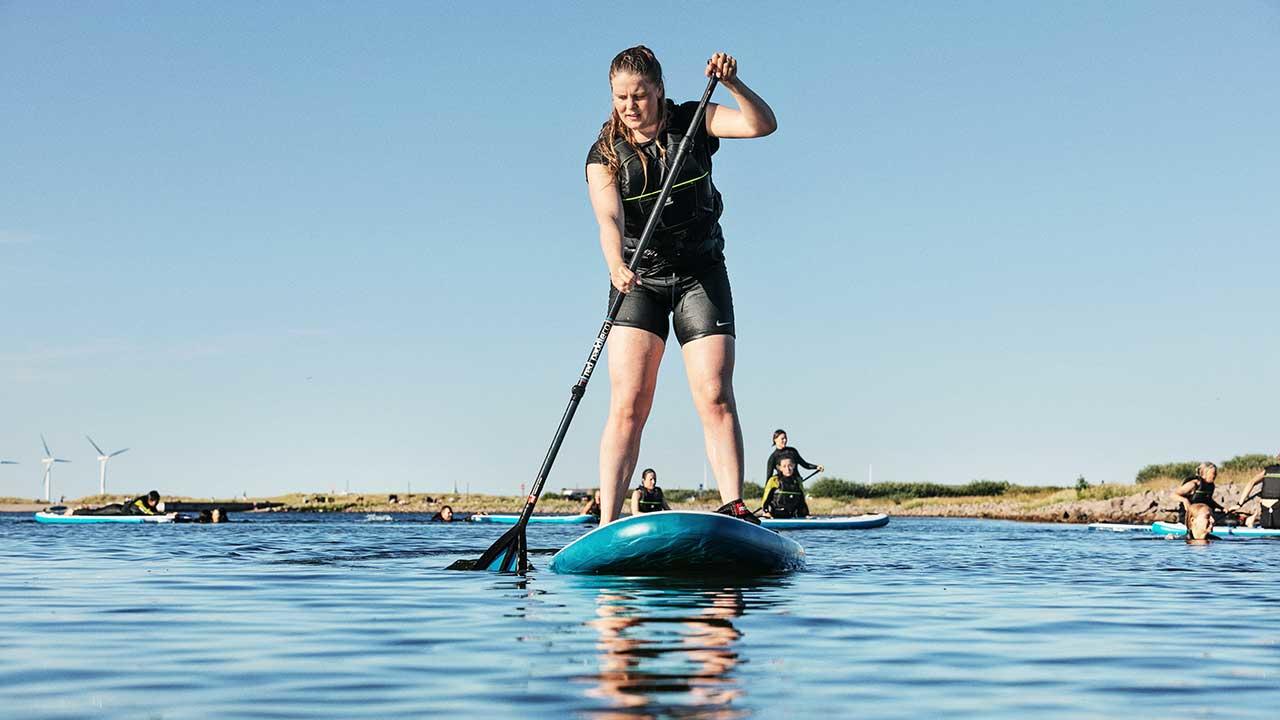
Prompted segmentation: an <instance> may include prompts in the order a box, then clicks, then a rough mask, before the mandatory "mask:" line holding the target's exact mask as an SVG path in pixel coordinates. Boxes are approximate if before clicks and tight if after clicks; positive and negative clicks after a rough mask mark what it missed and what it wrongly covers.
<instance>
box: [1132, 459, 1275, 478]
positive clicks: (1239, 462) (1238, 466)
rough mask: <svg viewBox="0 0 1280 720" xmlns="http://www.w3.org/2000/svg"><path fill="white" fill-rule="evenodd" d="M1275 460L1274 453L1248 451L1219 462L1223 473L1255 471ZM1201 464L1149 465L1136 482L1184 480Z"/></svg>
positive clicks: (1194, 472)
mask: <svg viewBox="0 0 1280 720" xmlns="http://www.w3.org/2000/svg"><path fill="white" fill-rule="evenodd" d="M1273 462H1275V456H1274V455H1264V454H1262V453H1246V454H1244V455H1237V456H1235V457H1233V458H1231V459H1230V460H1227V461H1225V462H1221V463H1219V464H1218V470H1219V472H1220V474H1223V475H1236V474H1247V473H1255V472H1257V471H1259V470H1261V469H1262V468H1264V467H1266V466H1267V465H1270V464H1271V463H1273ZM1199 465H1200V463H1199V462H1197V461H1195V460H1189V461H1187V462H1168V463H1162V464H1159V465H1148V466H1146V467H1144V468H1142V469H1141V470H1139V471H1138V476H1137V478H1136V482H1137V483H1138V484H1139V485H1144V484H1147V483H1150V482H1153V481H1155V480H1159V479H1161V478H1164V479H1172V480H1178V481H1182V480H1185V479H1187V478H1188V477H1190V476H1192V475H1195V474H1196V468H1197V467H1199Z"/></svg>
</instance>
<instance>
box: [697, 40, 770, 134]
mask: <svg viewBox="0 0 1280 720" xmlns="http://www.w3.org/2000/svg"><path fill="white" fill-rule="evenodd" d="M712 73H715V74H717V75H719V76H720V84H721V85H723V86H724V89H725V90H728V91H729V94H730V95H732V96H733V99H734V100H735V101H736V102H737V103H738V108H737V109H736V110H735V109H733V108H727V107H725V106H723V105H717V104H715V103H708V104H707V119H706V126H707V132H708V133H711V134H712V135H714V136H716V137H719V138H755V137H764V136H765V135H768V134H770V133H772V132H773V131H774V130H777V129H778V118H776V117H774V115H773V108H771V107H769V103H767V102H765V101H764V98H762V97H760V96H759V95H757V94H756V93H755V91H754V90H752V89H751V88H749V87H747V84H746V83H744V82H742V80H740V79H739V78H738V61H737V60H736V59H734V57H733V56H732V55H726V54H725V53H716V54H715V55H713V56H712V57H711V60H709V61H708V62H707V70H706V74H707V77H711V74H712Z"/></svg>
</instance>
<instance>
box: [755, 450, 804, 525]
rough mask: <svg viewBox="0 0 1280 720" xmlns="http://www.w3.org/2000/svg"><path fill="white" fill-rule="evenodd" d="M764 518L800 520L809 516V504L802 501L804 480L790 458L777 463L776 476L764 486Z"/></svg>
mask: <svg viewBox="0 0 1280 720" xmlns="http://www.w3.org/2000/svg"><path fill="white" fill-rule="evenodd" d="M761 509H762V510H764V514H765V516H766V517H771V518H779V519H781V518H802V517H808V516H809V503H807V502H805V499H804V480H802V479H801V478H800V475H799V473H797V472H796V461H795V460H793V459H792V458H791V457H790V456H787V457H784V458H782V459H781V460H779V461H778V474H777V475H774V476H773V477H771V478H769V480H768V481H766V482H765V484H764V502H763V503H762V504H761Z"/></svg>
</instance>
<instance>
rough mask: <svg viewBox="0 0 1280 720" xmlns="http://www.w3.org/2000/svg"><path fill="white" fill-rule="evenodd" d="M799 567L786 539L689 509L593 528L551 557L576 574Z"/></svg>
mask: <svg viewBox="0 0 1280 720" xmlns="http://www.w3.org/2000/svg"><path fill="white" fill-rule="evenodd" d="M803 564H804V548H803V547H801V546H800V543H798V542H796V541H795V540H792V539H791V538H789V537H785V536H783V535H779V534H778V533H777V532H775V531H773V530H769V529H766V528H763V527H760V526H759V525H755V524H753V523H749V522H747V521H746V520H739V519H737V518H735V517H730V516H728V515H721V514H718V513H712V512H698V511H689V510H666V511H662V512H652V513H643V514H640V515H632V516H630V517H626V518H623V519H621V520H617V521H615V522H611V523H609V524H608V525H605V526H602V527H599V528H596V529H595V530H592V531H591V532H589V533H587V534H586V535H583V536H582V537H580V538H578V539H577V540H574V541H573V542H572V543H569V544H568V545H566V546H565V548H564V549H563V550H561V551H560V552H558V553H556V554H555V556H554V557H552V558H551V570H552V571H553V572H557V573H565V574H578V575H718V576H755V575H773V574H777V573H783V572H788V571H790V570H795V569H797V568H799V567H801V566H802V565H803Z"/></svg>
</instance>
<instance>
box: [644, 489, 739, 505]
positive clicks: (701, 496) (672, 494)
mask: <svg viewBox="0 0 1280 720" xmlns="http://www.w3.org/2000/svg"><path fill="white" fill-rule="evenodd" d="M743 492H744V493H745V492H746V490H743ZM662 496H663V497H664V498H666V500H667V502H678V503H679V502H690V501H693V502H709V501H712V500H719V499H720V491H719V490H703V491H702V492H698V491H697V490H689V489H687V488H670V489H667V488H663V490H662ZM627 497H628V498H630V497H631V493H630V492H628V493H627Z"/></svg>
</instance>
